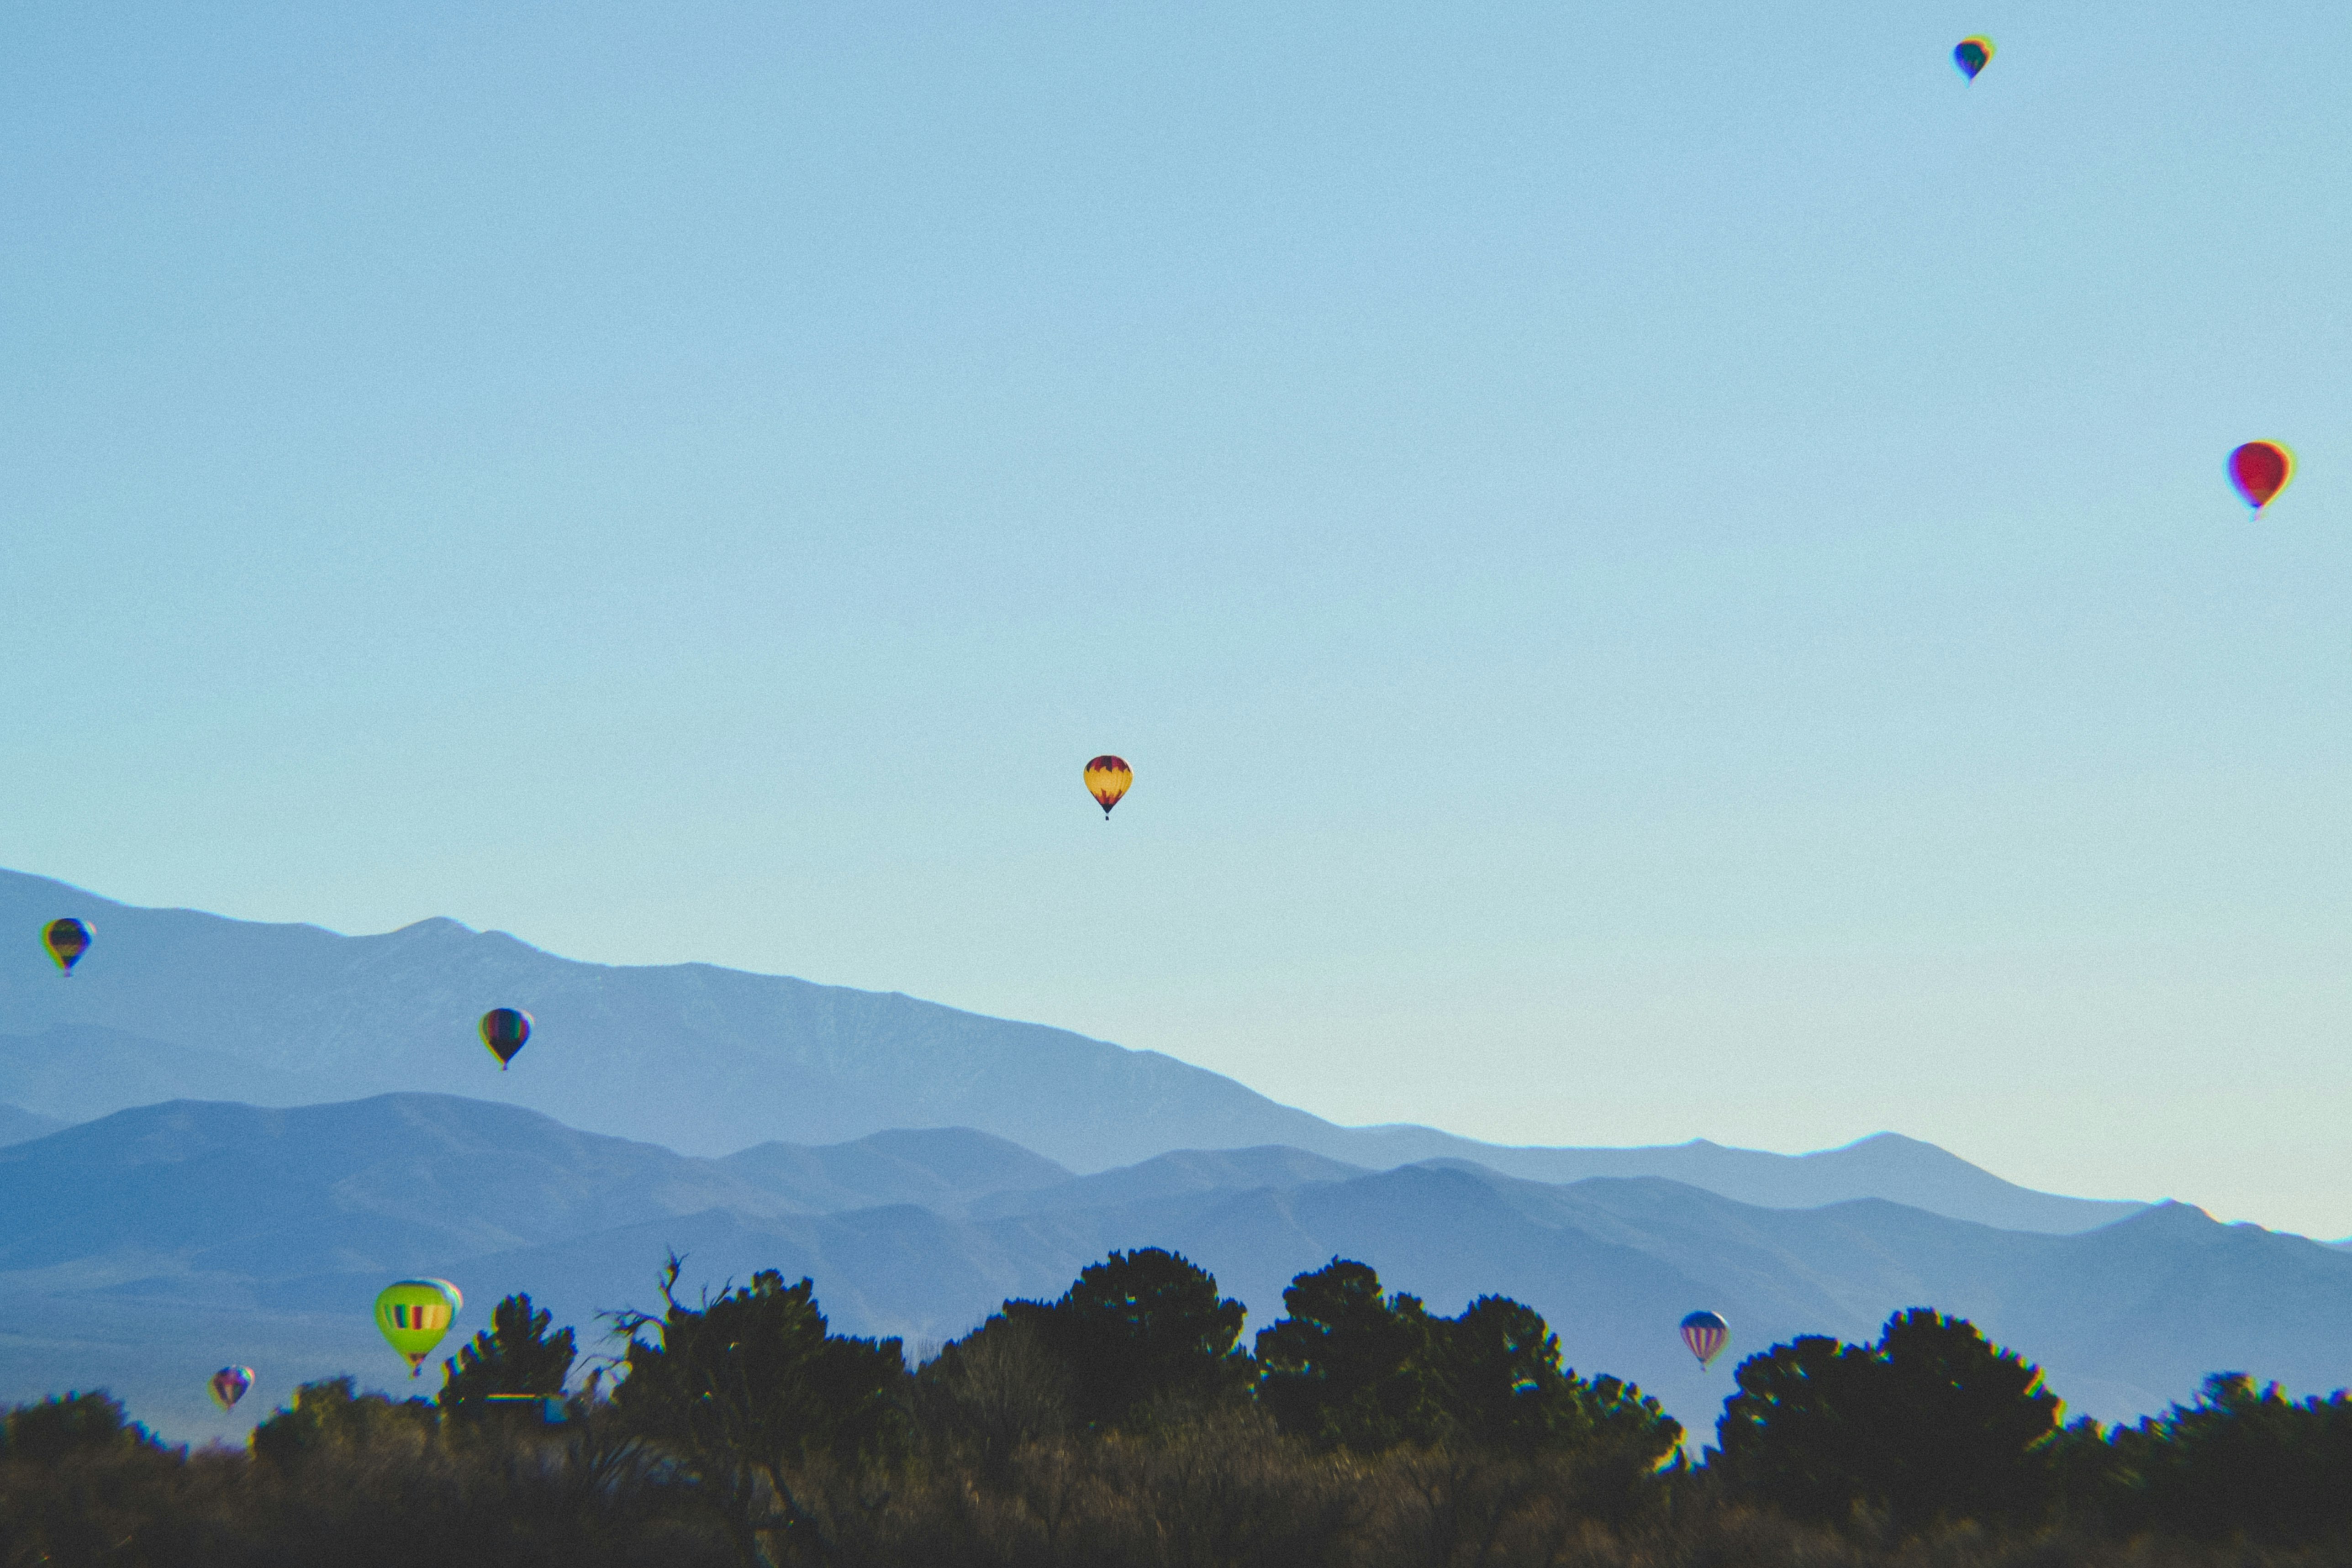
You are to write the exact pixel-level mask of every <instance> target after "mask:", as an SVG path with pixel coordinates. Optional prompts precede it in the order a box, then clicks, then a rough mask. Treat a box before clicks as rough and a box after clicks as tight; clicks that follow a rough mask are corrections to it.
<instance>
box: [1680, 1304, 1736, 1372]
mask: <svg viewBox="0 0 2352 1568" xmlns="http://www.w3.org/2000/svg"><path fill="white" fill-rule="evenodd" d="M1730 1337H1731V1325H1730V1324H1729V1323H1727V1322H1724V1321H1723V1314H1722V1313H1720V1312H1693V1313H1692V1314H1691V1315H1690V1316H1688V1317H1686V1318H1685V1319H1684V1320H1683V1343H1685V1344H1686V1345H1688V1346H1690V1353H1691V1354H1693V1355H1695V1356H1696V1357H1698V1364H1700V1365H1701V1366H1705V1365H1706V1364H1707V1363H1708V1362H1710V1361H1713V1360H1714V1359H1715V1358H1716V1357H1717V1355H1718V1354H1721V1353H1722V1350H1723V1343H1724V1341H1726V1340H1727V1339H1729V1338H1730Z"/></svg>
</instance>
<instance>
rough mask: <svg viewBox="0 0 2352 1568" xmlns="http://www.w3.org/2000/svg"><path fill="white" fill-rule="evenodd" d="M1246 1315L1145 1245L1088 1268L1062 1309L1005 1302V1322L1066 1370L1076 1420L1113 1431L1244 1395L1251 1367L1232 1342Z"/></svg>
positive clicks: (1188, 1265) (1208, 1281)
mask: <svg viewBox="0 0 2352 1568" xmlns="http://www.w3.org/2000/svg"><path fill="white" fill-rule="evenodd" d="M1247 1315H1248V1309H1246V1308H1244V1306H1243V1305H1242V1304H1241V1303H1240V1302H1239V1301H1233V1300H1230V1299H1226V1298H1221V1297H1219V1296H1218V1294H1217V1281H1216V1279H1215V1277H1214V1276H1213V1275H1212V1274H1210V1273H1209V1272H1208V1271H1207V1270H1204V1269H1202V1268H1200V1267H1198V1266H1196V1265H1195V1264H1193V1263H1192V1262H1191V1261H1189V1260H1186V1259H1185V1258H1184V1257H1183V1256H1182V1255H1181V1253H1175V1252H1169V1251H1166V1250H1163V1249H1160V1248H1157V1247H1146V1248H1142V1249H1138V1250H1136V1251H1133V1252H1114V1253H1112V1254H1111V1255H1110V1256H1109V1257H1108V1259H1106V1260H1104V1261H1102V1262H1100V1263H1091V1264H1088V1265H1087V1267H1086V1268H1085V1269H1083V1270H1080V1271H1079V1274H1078V1277H1077V1279H1076V1281H1073V1282H1072V1283H1071V1285H1070V1288H1069V1289H1068V1290H1067V1291H1064V1292H1063V1293H1062V1296H1061V1298H1060V1299H1059V1300H1058V1301H1053V1302H1050V1303H1040V1302H1036V1301H1007V1302H1005V1303H1004V1311H1003V1313H1001V1314H999V1317H1000V1318H1001V1319H1002V1320H1003V1322H1005V1323H1006V1324H1007V1325H1008V1327H1009V1326H1011V1325H1014V1324H1020V1325H1024V1326H1025V1327H1026V1329H1027V1331H1028V1332H1029V1333H1032V1334H1034V1336H1035V1339H1036V1342H1037V1343H1038V1344H1039V1345H1040V1346H1041V1347H1042V1348H1043V1349H1044V1350H1045V1353H1046V1354H1048V1355H1051V1356H1053V1357H1054V1358H1055V1360H1057V1361H1058V1362H1059V1363H1060V1364H1061V1365H1062V1367H1063V1368H1064V1369H1065V1370H1066V1374H1067V1376H1068V1385H1067V1386H1068V1397H1069V1402H1070V1415H1071V1417H1072V1418H1073V1419H1074V1420H1076V1422H1077V1423H1078V1424H1079V1425H1081V1426H1085V1427H1116V1426H1120V1425H1124V1424H1127V1423H1129V1422H1131V1421H1133V1420H1134V1419H1136V1418H1137V1417H1138V1416H1140V1415H1141V1413H1142V1412H1143V1411H1145V1410H1146V1409H1147V1408H1148V1407H1150V1406H1153V1405H1155V1404H1158V1403H1160V1402H1162V1401H1167V1400H1178V1401H1191V1402H1194V1403H1198V1402H1201V1401H1204V1400H1214V1399H1216V1398H1217V1397H1219V1396H1224V1395H1234V1394H1239V1393H1240V1392H1242V1391H1243V1390H1244V1389H1246V1388H1247V1387H1248V1385H1249V1381H1250V1374H1251V1368H1250V1365H1249V1363H1248V1360H1247V1358H1246V1357H1245V1356H1243V1355H1241V1354H1238V1353H1237V1352H1236V1351H1235V1349H1234V1342H1235V1341H1237V1340H1239V1339H1240V1338H1241V1333H1242V1320H1243V1319H1244V1317H1246V1316H1247ZM996 1321H997V1320H995V1319H992V1320H991V1322H996ZM984 1331H985V1325H983V1332H984Z"/></svg>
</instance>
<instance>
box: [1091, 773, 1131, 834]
mask: <svg viewBox="0 0 2352 1568" xmlns="http://www.w3.org/2000/svg"><path fill="white" fill-rule="evenodd" d="M1134 782H1135V769H1134V768H1129V766H1128V765H1127V763H1126V761H1125V760H1124V759H1123V758H1117V757H1097V758H1095V759H1094V760H1093V761H1092V762H1089V763H1087V793H1088V794H1090V795H1092V796H1093V797H1094V798H1095V800H1097V801H1098V802H1100V804H1101V806H1102V809H1103V821H1106V822H1108V821H1110V809H1111V808H1112V807H1113V806H1116V805H1118V802H1119V800H1120V799H1121V798H1122V797H1123V796H1125V795H1126V793H1127V787H1128V786H1129V785H1130V784H1132V783H1134Z"/></svg>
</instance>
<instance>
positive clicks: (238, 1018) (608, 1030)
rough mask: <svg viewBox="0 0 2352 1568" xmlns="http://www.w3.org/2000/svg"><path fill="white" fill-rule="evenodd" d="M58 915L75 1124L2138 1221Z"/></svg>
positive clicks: (711, 995) (442, 930) (1898, 1180)
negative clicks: (554, 1127) (409, 1120)
mask: <svg viewBox="0 0 2352 1568" xmlns="http://www.w3.org/2000/svg"><path fill="white" fill-rule="evenodd" d="M68 914H72V915H81V916H82V917H84V918H86V919H88V920H90V921H91V922H92V923H93V924H94V925H96V927H97V937H98V939H97V943H96V945H95V946H93V947H92V949H91V950H90V952H89V955H88V956H85V957H84V958H83V960H82V962H81V964H80V966H79V967H78V968H77V970H76V971H75V973H74V974H73V976H72V977H69V978H68V977H63V976H60V975H59V974H58V972H57V970H56V969H55V968H54V967H52V966H50V965H49V964H48V963H47V960H46V959H45V958H44V957H43V956H42V955H41V954H40V953H39V951H38V949H37V946H34V945H33V944H32V943H30V942H26V943H25V944H23V945H22V946H21V947H17V948H9V947H6V946H0V953H5V954H6V955H8V956H5V957H0V1009H5V1016H6V1017H7V1018H9V1019H12V1020H15V1027H16V1028H18V1029H19V1030H24V1031H27V1032H20V1033H19V1034H17V1035H16V1036H13V1037H9V1038H8V1039H6V1040H0V1100H13V1101H14V1102H15V1103H19V1104H23V1105H26V1106H27V1107H28V1108H30V1109H33V1110H35V1111H37V1112H41V1113H47V1114H50V1115H55V1116H59V1117H64V1118H67V1119H72V1120H81V1119H86V1118H89V1117H91V1116H96V1115H100V1114H102V1113H106V1112H109V1111H114V1110H120V1109H123V1108H125V1107H128V1106H131V1105H136V1104H145V1103H153V1102H155V1101H158V1100H163V1099H171V1098H193V1099H227V1100H242V1101H247V1102H251V1103H261V1104H276V1105H289V1104H299V1103H315V1102H319V1101H324V1100H336V1099H346V1098H358V1097H362V1096H366V1095H373V1094H379V1093H390V1092H438V1093H450V1094H463V1095H467V1096H472V1097H475V1098H479V1099H486V1100H503V1101H506V1102H508V1103H512V1104H516V1105H520V1106H528V1107H530V1108H531V1109H534V1110H537V1111H540V1112H542V1113H546V1114H548V1115H551V1116H554V1117H556V1118H558V1119H559V1120H561V1121H562V1122H564V1123H566V1124H568V1125H571V1126H573V1127H579V1128H583V1129H587V1130H590V1131H593V1132H598V1133H604V1134H612V1135H614V1136H619V1137H625V1138H632V1139H636V1140H640V1141H644V1142H649V1143H657V1144H661V1145H667V1146H668V1147H671V1148H675V1149H679V1150H683V1151H685V1152H688V1153H690V1154H696V1155H723V1154H726V1153H728V1152H730V1151H735V1150H743V1149H746V1148H747V1147H749V1146H751V1145H760V1144H765V1143H770V1142H775V1141H783V1142H788V1143H793V1144H803V1145H833V1144H838V1143H842V1142H845V1141H848V1140H854V1139H857V1138H860V1137H864V1136H866V1135H868V1134H875V1133H879V1132H883V1131H886V1130H889V1129H904V1128H931V1127H965V1128H971V1129H975V1130H977V1131H978V1132H980V1133H982V1134H989V1135H991V1136H992V1137H995V1138H999V1139H1003V1140H1009V1141H1010V1142H1012V1143H1014V1144H1018V1145H1022V1146H1023V1147H1024V1148H1026V1149H1029V1150H1033V1151H1035V1152H1036V1153H1037V1154H1039V1155H1043V1156H1045V1157H1046V1158H1047V1159H1049V1160H1052V1161H1055V1162H1058V1163H1060V1164H1062V1165H1065V1166H1070V1167H1072V1168H1075V1169H1077V1170H1081V1171H1100V1170H1103V1169H1106V1168H1108V1167H1112V1166H1125V1165H1128V1164H1131V1163H1133V1162H1135V1161H1138V1160H1141V1159H1145V1158H1148V1157H1150V1156H1151V1155H1159V1154H1163V1153H1168V1152H1171V1151H1174V1150H1180V1149H1193V1150H1200V1149H1244V1148H1250V1147H1254V1146H1264V1145H1283V1146H1287V1147H1290V1148H1294V1149H1298V1150H1305V1151H1307V1152H1310V1153H1312V1154H1315V1155H1321V1156H1323V1157H1324V1158H1326V1159H1330V1160H1336V1161H1340V1162H1343V1163H1346V1164H1349V1165H1354V1166H1364V1167H1376V1168H1384V1167H1389V1166H1398V1165H1402V1164H1410V1163H1415V1162H1419V1161H1424V1160H1429V1159H1433V1158H1447V1157H1451V1158H1461V1159H1468V1160H1473V1161H1475V1162H1477V1163H1479V1164H1481V1165H1482V1166H1486V1167H1487V1168H1490V1169H1496V1170H1501V1171H1505V1172H1507V1173H1509V1174H1513V1175H1517V1176H1527V1177H1530V1178H1534V1179H1541V1180H1549V1181H1564V1180H1574V1179H1578V1178H1580V1177H1582V1176H1669V1177H1672V1178H1674V1179H1677V1180H1681V1181H1686V1182H1690V1183H1693V1184H1695V1185H1697V1186H1706V1187H1707V1188H1708V1189H1709V1190H1711V1191H1717V1192H1721V1193H1723V1194H1725V1195H1726V1196H1729V1197H1738V1198H1741V1199H1743V1200H1745V1201H1749V1202H1757V1203H1766V1204H1797V1205H1810V1204H1818V1203H1825V1202H1832V1201H1836V1200H1839V1199H1843V1198H1849V1197H1865V1196H1880V1197H1893V1198H1895V1199H1897V1200H1898V1201H1902V1202H1906V1203H1909V1204H1913V1205H1916V1206H1917V1207H1924V1208H1927V1209H1929V1210H1931V1211H1933V1212H1937V1213H1943V1214H1948V1215H1952V1216H1954V1217H1956V1218H1973V1219H1980V1220H1985V1221H1988V1222H1991V1223H1998V1224H2001V1225H2008V1226H2016V1227H2021V1228H2036V1229H2049V1230H2079V1229H2084V1228H2089V1227H2092V1226H2095V1225H2100V1224H2105V1223H2106V1222H2108V1221H2110V1220H2112V1219H2114V1218H2117V1217H2118V1216H2119V1215H2121V1214H2124V1213H2128V1212H2131V1211H2133V1210H2134V1209H2135V1208H2137V1205H2128V1204H2107V1203H2097V1202H2091V1201H2087V1200H2083V1199H2077V1198H2069V1197H2054V1196H2052V1195H2048V1194H2041V1193H2032V1192H2028V1191H2026V1190H2024V1189H2022V1188H2020V1187H2015V1186H2011V1185H2010V1184H2009V1183H2006V1182H2003V1181H2000V1179H1999V1178H1998V1177H1995V1176H1990V1175H1989V1174H1988V1173H1986V1172H1983V1171H1980V1170H1978V1169H1977V1168H1976V1167H1974V1166H1969V1165H1968V1164H1967V1163H1966V1162H1965V1161H1962V1160H1959V1159H1958V1158H1956V1157H1955V1156H1953V1155H1948V1154H1946V1153H1945V1152H1944V1151H1942V1150H1940V1149H1937V1148H1935V1147H1933V1146H1932V1145H1926V1144H1919V1143H1916V1142H1913V1141H1912V1140H1909V1139H1903V1138H1895V1137H1892V1136H1885V1135H1883V1136H1881V1137H1878V1138H1873V1139H1866V1140H1864V1142H1862V1143H1860V1144H1856V1145H1850V1146H1848V1147H1847V1148H1844V1149H1837V1150H1831V1151H1827V1152H1825V1153H1822V1154H1818V1155H1801V1156H1796V1157H1790V1156H1787V1155H1771V1154H1762V1153H1758V1152H1754V1151H1748V1150H1738V1149H1725V1148H1720V1147H1718V1146H1717V1145H1711V1144H1705V1143H1694V1144H1686V1145H1675V1146H1673V1147H1667V1148H1651V1149H1544V1148H1503V1147H1497V1146H1495V1145H1486V1144H1480V1143H1477V1142H1475V1141H1474V1140H1471V1139H1466V1138H1458V1137H1454V1136H1453V1135H1451V1134H1444V1133H1440V1132H1437V1131H1434V1130H1433V1129H1430V1128H1425V1127H1381V1128H1348V1127H1339V1126H1335V1125H1333V1124H1330V1123H1328V1122H1325V1121H1323V1120H1321V1119H1320V1118H1318V1117H1316V1116H1312V1115H1309V1114H1308V1113H1306V1112H1303V1111H1298V1110H1295V1109H1292V1108H1291V1107H1288V1106H1286V1105H1279V1104H1276V1103H1274V1102H1273V1101H1271V1100H1268V1099H1266V1098H1265V1097H1264V1096H1263V1095H1260V1094H1256V1093H1255V1092H1251V1091H1250V1090H1248V1089H1246V1088H1244V1087H1243V1086H1242V1085H1241V1084H1239V1083H1236V1082H1233V1081H1232V1080H1230V1079H1227V1078H1223V1077H1221V1076H1219V1075H1218V1074H1216V1073H1213V1072H1208V1071H1203V1070H1202V1069H1199V1068H1195V1067H1191V1066H1188V1065H1186V1064H1185V1063H1183V1062H1181V1061H1175V1060H1174V1059H1172V1058H1170V1057H1166V1056H1162V1055H1160V1054H1158V1053H1156V1052H1152V1051H1129V1050H1125V1049H1123V1048H1121V1047H1118V1046H1116V1045H1110V1044H1107V1043H1105V1042H1103V1041H1099V1040H1087V1039H1086V1038H1084V1037H1082V1036H1079V1035H1076V1034H1072V1033H1070V1032H1068V1031H1066V1030H1055V1029H1048V1028H1045V1027H1044V1026H1042V1025H1037V1024H1026V1023H1014V1022H1008V1021H1005V1020H1003V1019H989V1018H982V1017H980V1016H978V1015H976V1014H971V1013H965V1012H959V1011H957V1010H956V1009H952V1008H946V1007H941V1006H938V1005H936V1004H934V1003H929V1002H922V1001H917V1000H914V999H913V998H908V997H903V996H897V995H880V994H876V993H871V992H865V991H855V990H848V989H845V988H838V987H828V986H818V985H813V984H810V983H809V982H807V981H803V980H796V979H790V978H786V977H778V976H768V975H751V974H743V973H740V972H738V971H735V970H730V969H720V968H715V967H710V966H708V965H700V964H686V965H673V966H667V967H645V968H632V967H610V966H604V965H596V964H582V963H576V962H573V961H572V960H569V959H564V958H559V957H556V956H553V955H551V954H548V953H543V952H541V951H540V950H539V949H537V948H534V947H531V946H528V945H527V944H525V943H522V942H519V941H517V940H516V939H515V938H513V937H511V936H506V935H504V934H502V933H499V932H475V931H470V930H467V928H466V927H464V926H462V925H457V923H455V922H454V921H448V920H426V921H421V922H419V923H418V924H416V925H410V926H406V927H404V928H403V929H401V930H399V931H394V932H392V933H389V934H387V935H384V936H338V935H336V934H334V933H332V932H329V931H324V930H321V929H320V928H319V927H317V926H310V925H259V924H255V923H252V922H247V921H236V920H228V919H225V918H223V917H221V916H218V915H205V914H199V913H196V912H194V911H191V910H152V909H141V908H137V907H134V906H131V905H128V904H117V903H115V902H113V901H111V900H108V899H104V898H100V897H98V896H96V895H94V894H89V893H85V892H83V891H81V890H79V889H77V888H72V887H68V886H67V885H66V884H64V883H58V882H53V881H50V880H48V879H47V878H42V877H35V876H28V875H26V874H24V873H16V872H0V930H9V929H15V930H21V931H31V930H34V929H36V928H37V926H38V925H40V923H41V922H43V921H46V920H48V919H52V918H55V917H56V916H58V915H68ZM493 1006H514V1007H520V1008H524V1009H529V1010H530V1012H531V1013H532V1014H533V1015H534V1016H535V1018H536V1019H537V1020H538V1029H537V1032H536V1033H535V1035H534V1036H533V1038H532V1040H531V1042H530V1045H529V1046H528V1047H527V1048H526V1049H525V1050H524V1051H523V1052H522V1054H521V1055H520V1056H519V1057H518V1058H517V1059H516V1060H515V1062H514V1064H513V1069H512V1071H507V1072H500V1071H496V1070H495V1064H494V1062H493V1061H492V1060H491V1058H490V1057H489V1055H488V1052H486V1051H484V1050H483V1049H482V1047H481V1045H480V1044H479V1042H478V1040H477V1038H476V1035H475V1032H474V1031H475V1025H476V1020H477V1019H478V1017H479V1016H480V1014H481V1013H482V1012H483V1011H485V1010H486V1009H488V1008H490V1007H493ZM91 1064H98V1065H100V1068H101V1070H100V1071H90V1070H89V1068H90V1066H91ZM816 1174H817V1173H813V1172H803V1173H802V1176H800V1177H796V1178H793V1179H796V1180H801V1181H803V1185H805V1183H806V1182H807V1181H809V1180H814V1179H815V1176H816ZM853 1185H854V1184H853ZM918 1190H919V1189H918V1188H906V1189H904V1193H905V1195H906V1196H916V1195H917V1193H918Z"/></svg>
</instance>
